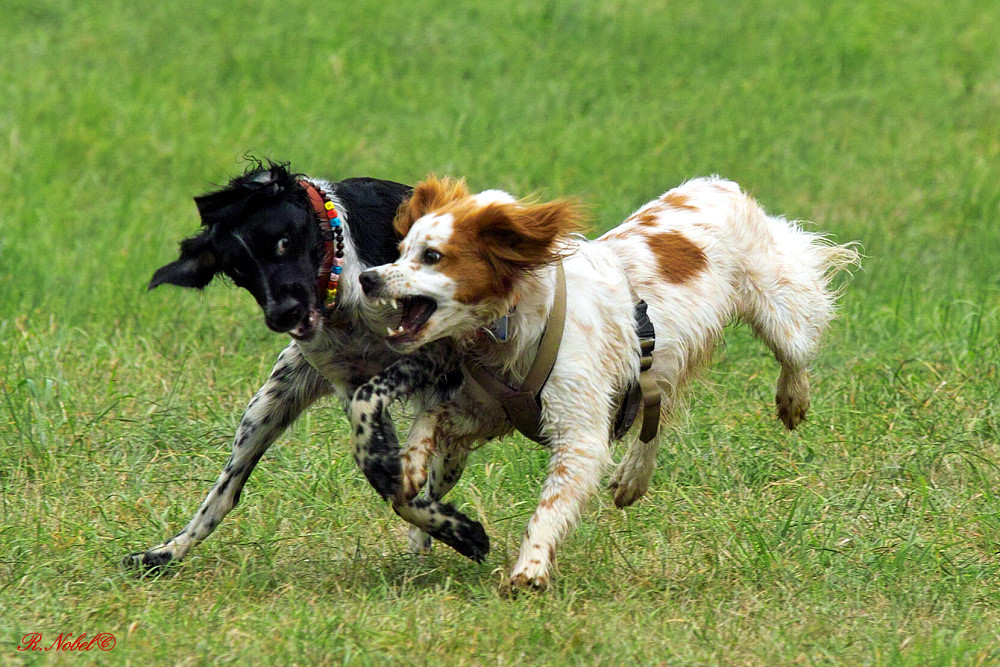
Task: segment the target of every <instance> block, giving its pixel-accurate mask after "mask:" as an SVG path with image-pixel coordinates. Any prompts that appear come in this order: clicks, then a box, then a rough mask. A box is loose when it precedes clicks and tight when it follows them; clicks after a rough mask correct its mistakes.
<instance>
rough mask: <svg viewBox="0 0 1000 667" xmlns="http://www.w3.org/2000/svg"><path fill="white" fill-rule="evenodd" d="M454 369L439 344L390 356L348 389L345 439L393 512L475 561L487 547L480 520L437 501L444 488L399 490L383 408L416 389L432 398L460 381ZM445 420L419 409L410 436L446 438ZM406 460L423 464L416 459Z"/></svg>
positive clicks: (392, 433)
mask: <svg viewBox="0 0 1000 667" xmlns="http://www.w3.org/2000/svg"><path fill="white" fill-rule="evenodd" d="M460 372H461V371H460V369H459V366H458V364H457V362H456V361H455V355H454V353H451V352H450V351H449V350H444V349H437V350H434V349H430V350H426V351H423V350H422V351H421V352H418V353H417V354H416V355H414V356H412V357H407V358H405V359H402V360H400V361H398V362H396V363H395V364H393V365H392V366H390V367H389V368H388V369H386V370H385V371H383V372H382V373H380V374H379V375H376V376H375V377H374V378H372V379H371V380H370V381H369V382H368V383H366V384H364V385H362V386H361V387H360V388H358V390H357V391H356V392H355V393H354V400H353V401H352V402H351V409H350V415H351V440H352V442H353V444H354V460H355V461H356V462H357V464H358V466H359V467H360V468H361V471H362V472H363V473H364V475H365V477H367V478H368V481H369V482H370V483H371V485H372V486H373V487H375V490H376V491H377V492H378V493H379V495H381V496H382V497H383V498H388V499H391V501H392V509H393V510H394V511H395V512H396V514H398V515H399V516H401V517H402V518H403V519H405V520H406V521H408V522H409V523H410V524H412V525H413V526H415V527H416V528H419V529H420V530H422V531H423V532H424V533H425V534H427V535H430V536H431V537H434V538H435V539H438V540H440V541H442V542H444V543H445V544H447V545H448V546H450V547H452V548H453V549H455V550H456V551H458V552H459V553H460V554H462V555H463V556H466V557H467V558H471V559H472V560H474V561H477V562H481V561H482V560H483V559H485V558H486V555H487V554H488V553H489V550H490V540H489V536H487V534H486V531H485V530H484V529H483V526H482V524H481V523H479V522H478V521H474V520H473V519H470V518H469V517H467V516H466V515H465V514H463V513H461V512H459V511H458V510H457V509H455V507H454V506H452V505H449V504H447V503H443V502H440V497H441V496H442V495H444V493H440V495H438V494H432V495H430V496H429V497H426V498H413V497H412V495H413V494H415V493H416V491H418V490H419V489H418V488H416V486H415V485H413V486H414V488H411V489H408V493H406V494H400V490H401V477H402V466H401V462H400V456H401V453H400V448H399V439H398V437H397V435H396V429H395V427H394V426H393V423H392V419H391V418H390V417H389V412H388V408H389V405H390V404H392V402H393V401H394V400H397V399H399V398H403V397H407V396H410V395H412V394H414V393H415V392H416V391H417V390H418V389H430V390H434V391H436V392H437V394H438V395H437V397H436V398H437V399H438V400H443V399H445V398H447V396H448V395H449V394H450V392H451V391H453V390H454V389H455V388H456V387H457V386H458V384H459V383H460V381H461V376H460V375H459V373H460ZM439 407H440V406H439ZM448 423H449V420H448V419H447V418H446V416H445V411H443V410H432V411H431V412H425V413H424V414H423V415H421V416H420V417H418V418H417V421H416V423H415V424H414V432H413V433H411V438H413V437H414V436H417V439H418V440H419V439H422V438H423V436H421V435H420V434H421V433H423V431H428V432H429V433H430V434H431V435H428V436H426V437H430V438H433V434H435V433H437V434H438V435H440V437H442V438H445V439H448V438H450V436H451V434H450V433H449V431H448ZM433 446H434V443H433V442H431V443H429V445H428V447H426V448H424V450H423V451H422V452H421V456H422V457H424V458H422V459H421V460H426V456H427V455H428V454H430V453H431V450H432V449H433ZM408 453H409V452H408ZM464 461H465V452H462V455H461V462H462V463H464ZM411 464H413V465H423V464H422V463H418V462H411ZM461 468H462V466H461V465H458V466H457V469H458V471H459V472H458V473H457V474H455V480H457V477H458V475H460V471H461ZM421 479H422V478H421ZM449 481H451V480H449ZM451 484H454V481H451ZM447 488H450V485H449V486H448V487H447ZM444 492H447V489H444Z"/></svg>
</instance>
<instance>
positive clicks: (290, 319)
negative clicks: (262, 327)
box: [264, 298, 309, 333]
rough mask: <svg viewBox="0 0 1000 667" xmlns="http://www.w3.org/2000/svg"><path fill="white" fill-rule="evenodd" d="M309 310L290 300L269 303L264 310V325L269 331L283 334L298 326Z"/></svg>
mask: <svg viewBox="0 0 1000 667" xmlns="http://www.w3.org/2000/svg"><path fill="white" fill-rule="evenodd" d="M308 314H309V310H308V309H307V308H306V307H305V306H304V305H303V304H301V303H299V302H298V301H296V300H295V299H292V298H287V299H283V300H282V301H280V302H278V303H269V304H267V306H266V307H265V308H264V323H265V324H267V326H268V328H269V329H271V331H277V332H278V333H284V332H286V331H288V330H289V329H292V328H294V327H295V326H296V325H297V324H299V323H300V322H301V321H302V320H303V319H304V318H305V317H306V315H308Z"/></svg>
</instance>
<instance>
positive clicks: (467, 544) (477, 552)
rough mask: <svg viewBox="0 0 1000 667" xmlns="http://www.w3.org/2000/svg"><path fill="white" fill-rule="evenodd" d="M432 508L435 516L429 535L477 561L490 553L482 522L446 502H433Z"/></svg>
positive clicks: (482, 559) (480, 561) (481, 560)
mask: <svg viewBox="0 0 1000 667" xmlns="http://www.w3.org/2000/svg"><path fill="white" fill-rule="evenodd" d="M418 502H419V501H418ZM433 508H434V510H435V513H436V516H435V520H434V522H433V526H432V527H431V528H430V530H429V531H428V533H429V534H430V536H431V537H433V538H435V539H437V540H440V541H441V542H444V543H445V544H447V545H448V546H449V547H451V548H452V549H454V550H455V551H457V552H458V553H460V554H462V555H463V556H465V557H466V558H469V559H471V560H474V561H476V562H477V563H482V562H483V561H484V560H486V556H487V554H489V553H490V537H489V535H487V534H486V529H485V528H483V524H481V523H479V522H478V521H475V520H473V519H470V518H469V517H467V516H465V515H464V514H462V513H461V512H459V511H458V510H457V509H455V508H454V506H452V505H448V504H446V503H433Z"/></svg>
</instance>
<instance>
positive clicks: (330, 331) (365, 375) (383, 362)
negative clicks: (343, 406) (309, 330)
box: [296, 318, 400, 402]
mask: <svg viewBox="0 0 1000 667" xmlns="http://www.w3.org/2000/svg"><path fill="white" fill-rule="evenodd" d="M296 344H297V345H298V347H299V349H300V350H301V351H302V355H303V356H304V357H305V358H306V361H308V362H309V365H310V366H312V367H313V368H315V369H316V370H317V371H319V373H320V375H322V376H323V378H324V379H326V381H327V382H329V383H330V384H331V385H332V386H333V389H334V391H335V392H336V393H337V398H339V399H340V400H341V401H342V402H343V401H346V400H348V399H350V397H351V395H352V394H353V393H354V390H355V389H357V388H358V387H360V386H361V385H362V384H364V383H365V382H367V381H368V380H369V379H370V378H371V377H372V376H374V375H376V374H378V373H379V372H380V371H382V370H383V369H385V368H386V367H388V366H389V365H390V364H392V363H393V362H395V361H397V360H399V358H400V354H399V353H398V352H394V351H392V350H391V349H389V347H388V346H387V345H386V344H385V342H384V340H383V339H381V338H379V337H378V336H376V335H374V334H373V332H372V329H371V328H370V327H369V326H367V325H366V324H364V323H363V322H361V321H360V320H358V319H356V318H344V319H343V320H340V319H336V318H335V319H334V320H333V321H332V322H328V323H327V324H326V326H324V327H323V329H322V330H321V331H320V332H319V333H317V334H316V337H315V338H313V339H312V340H310V341H298V342H297V343H296Z"/></svg>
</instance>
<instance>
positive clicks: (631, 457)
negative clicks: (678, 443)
mask: <svg viewBox="0 0 1000 667" xmlns="http://www.w3.org/2000/svg"><path fill="white" fill-rule="evenodd" d="M662 437H663V432H662V430H661V431H660V433H658V434H657V435H656V437H655V438H653V439H652V440H650V441H649V442H642V441H641V440H639V439H638V438H637V439H636V441H635V442H633V443H632V444H631V446H630V447H629V448H628V451H627V452H626V453H625V458H624V459H622V462H621V463H619V464H618V467H617V468H616V469H615V472H614V474H613V475H612V476H611V481H610V482H608V488H609V489H611V491H613V492H614V499H615V506H616V507H619V508H624V507H628V506H629V505H631V504H632V503H634V502H635V501H637V500H639V498H642V497H643V496H644V495H646V491H647V490H648V489H649V481H650V480H651V479H652V477H653V471H654V470H655V469H656V453H657V451H659V449H660V438H662Z"/></svg>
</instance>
